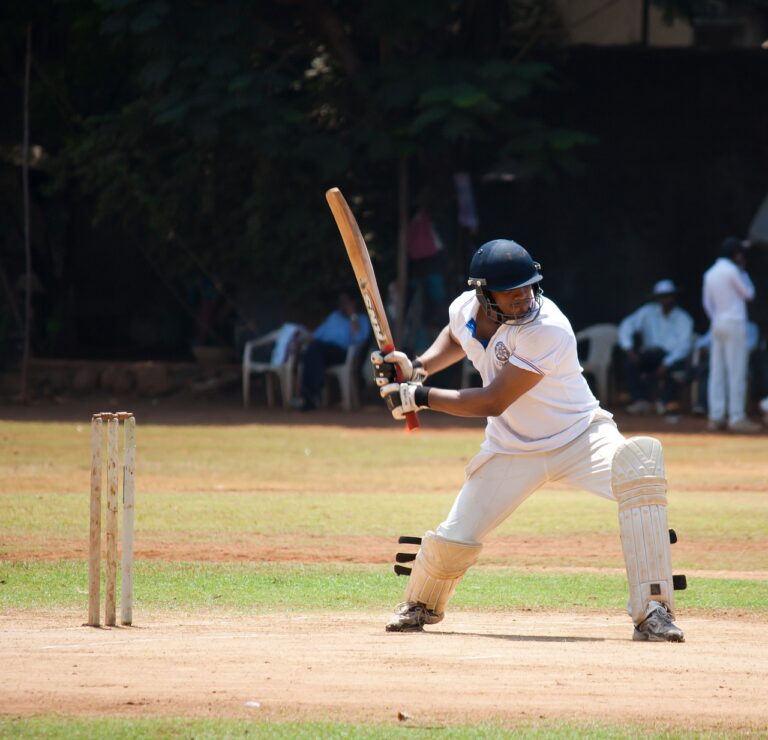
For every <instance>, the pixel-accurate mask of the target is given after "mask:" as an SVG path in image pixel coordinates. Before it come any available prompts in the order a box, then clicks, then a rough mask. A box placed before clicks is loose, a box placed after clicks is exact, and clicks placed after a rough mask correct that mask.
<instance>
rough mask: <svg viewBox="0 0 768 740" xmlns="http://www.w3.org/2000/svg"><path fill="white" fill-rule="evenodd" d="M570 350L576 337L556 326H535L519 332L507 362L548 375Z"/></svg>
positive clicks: (559, 364) (572, 348) (574, 346)
mask: <svg viewBox="0 0 768 740" xmlns="http://www.w3.org/2000/svg"><path fill="white" fill-rule="evenodd" d="M570 350H573V351H574V352H575V351H576V337H574V336H573V334H569V333H568V332H566V331H565V330H564V329H562V328H561V327H558V326H537V327H532V330H531V331H527V332H525V333H523V332H521V334H520V335H519V336H518V338H517V343H516V346H515V348H514V350H513V351H512V353H511V354H510V357H509V362H511V363H512V364H513V365H516V366H517V367H519V368H521V369H522V370H528V371H529V372H533V373H538V374H539V375H550V374H551V373H554V372H555V371H556V370H557V369H558V368H560V367H561V366H562V365H563V360H564V359H565V358H566V356H567V354H568V352H569V351H570Z"/></svg>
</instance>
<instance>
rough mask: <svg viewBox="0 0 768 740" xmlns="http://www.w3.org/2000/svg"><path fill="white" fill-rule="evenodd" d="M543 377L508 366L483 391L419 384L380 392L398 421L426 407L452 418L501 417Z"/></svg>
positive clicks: (401, 384)
mask: <svg viewBox="0 0 768 740" xmlns="http://www.w3.org/2000/svg"><path fill="white" fill-rule="evenodd" d="M542 377H544V376H543V375H541V374H539V373H535V372H531V371H529V370H523V369H521V368H519V367H517V366H516V365H512V364H507V365H506V366H505V367H504V368H503V369H502V370H501V372H500V373H499V374H498V375H497V376H496V377H495V378H494V380H493V382H492V383H490V384H489V385H488V386H486V387H484V388H462V389H461V390H458V391H455V390H448V389H445V388H428V387H426V386H423V385H419V384H416V383H391V384H389V385H386V386H384V387H383V388H382V389H381V396H382V398H384V399H385V400H386V401H387V405H389V407H390V409H391V411H392V415H393V416H394V417H395V418H397V419H399V418H401V417H402V415H403V414H405V413H407V412H409V411H417V410H419V409H425V408H429V409H432V410H433V411H442V412H443V413H445V414H451V415H453V416H499V415H500V414H503V413H504V412H505V411H506V410H507V409H508V408H509V406H510V405H511V404H513V403H514V402H515V401H517V399H518V398H520V396H522V395H523V394H524V393H527V392H528V391H530V390H531V388H533V387H534V386H535V385H536V384H537V383H538V382H539V381H540V380H541V379H542Z"/></svg>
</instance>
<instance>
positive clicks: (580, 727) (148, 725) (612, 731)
mask: <svg viewBox="0 0 768 740" xmlns="http://www.w3.org/2000/svg"><path fill="white" fill-rule="evenodd" d="M256 711H258V710H256ZM659 725H660V726H659V729H653V728H650V729H649V728H648V727H647V726H643V727H637V728H633V727H632V726H631V725H630V726H628V725H622V726H618V725H611V724H607V723H599V722H581V723H576V722H558V721H554V720H539V721H537V722H535V723H534V722H526V721H521V722H520V723H504V724H501V723H499V724H491V723H486V724H482V725H474V726H472V727H462V726H442V725H436V726H419V724H418V723H417V722H413V721H410V720H409V721H406V722H404V723H400V724H398V725H395V724H388V725H352V724H343V723H338V724H334V723H331V722H264V721H258V720H255V721H249V720H233V719H229V720H227V719H216V720H210V719H180V718H179V719H176V718H163V719H151V718H143V719H118V718H98V719H63V718H59V717H44V716H43V717H29V718H23V719H22V718H2V717H0V738H4V737H8V738H11V737H12V738H19V739H22V738H40V737H46V738H66V740H86V739H87V740H90V739H91V738H106V737H109V738H111V740H123V739H124V740H145V739H146V740H154V739H155V738H168V739H169V740H173V739H174V738H184V740H186V739H187V738H195V740H207V739H208V738H211V739H212V738H216V740H222V739H227V738H246V737H248V738H270V739H271V738H290V740H316V738H323V739H324V740H326V739H327V740H337V739H341V738H344V739H347V738H351V739H355V740H356V739H357V738H362V739H363V740H378V739H379V738H381V739H384V740H390V738H391V739H393V740H413V739H415V740H421V739H424V740H428V739H429V738H448V739H449V740H461V739H463V738H467V739H468V740H501V739H502V738H510V737H515V738H530V740H539V739H540V738H554V739H555V740H558V739H562V740H566V739H568V740H581V739H582V738H584V739H586V740H607V739H608V738H637V737H648V738H661V739H666V738H670V739H671V738H681V739H686V738H701V737H708V738H730V737H733V734H732V733H719V732H707V733H702V732H701V731H684V730H678V729H674V730H672V729H664V728H663V726H662V725H661V723H659ZM739 736H740V737H750V736H753V733H750V732H744V731H740V732H739ZM754 736H755V737H758V736H759V735H758V733H754Z"/></svg>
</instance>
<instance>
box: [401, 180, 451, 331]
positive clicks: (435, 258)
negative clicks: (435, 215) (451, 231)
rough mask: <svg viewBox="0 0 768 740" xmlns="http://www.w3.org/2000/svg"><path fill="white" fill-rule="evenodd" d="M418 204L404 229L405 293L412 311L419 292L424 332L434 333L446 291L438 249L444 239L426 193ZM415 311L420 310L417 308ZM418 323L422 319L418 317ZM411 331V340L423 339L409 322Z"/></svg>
mask: <svg viewBox="0 0 768 740" xmlns="http://www.w3.org/2000/svg"><path fill="white" fill-rule="evenodd" d="M420 200H421V205H420V207H419V209H418V211H416V213H415V215H414V216H413V218H412V219H411V221H410V223H409V224H408V231H407V233H406V250H407V254H408V296H407V300H406V305H407V307H408V308H409V309H410V310H411V314H413V310H412V304H413V300H414V298H415V297H416V295H417V293H419V292H420V297H421V307H422V308H423V307H424V306H429V311H428V312H426V321H425V322H424V323H425V324H426V325H427V326H426V327H425V328H426V329H427V332H428V333H429V334H433V333H435V332H436V331H439V329H440V327H439V326H433V324H434V322H435V318H434V317H437V316H440V315H441V314H442V312H443V311H444V310H445V306H446V294H445V283H444V280H443V274H442V271H441V268H440V253H441V252H442V251H443V242H442V239H441V238H440V235H439V234H438V233H437V230H436V229H435V225H434V222H433V220H432V215H431V212H430V200H429V196H428V195H427V194H426V193H423V194H422V196H421V199H420ZM418 313H422V312H421V311H419V312H418ZM416 323H418V324H421V320H420V319H419V320H417V322H416ZM411 332H412V334H413V335H414V340H413V343H414V344H416V345H420V344H423V343H425V341H431V338H429V339H428V340H425V338H424V337H419V334H420V333H422V327H421V326H412V327H411Z"/></svg>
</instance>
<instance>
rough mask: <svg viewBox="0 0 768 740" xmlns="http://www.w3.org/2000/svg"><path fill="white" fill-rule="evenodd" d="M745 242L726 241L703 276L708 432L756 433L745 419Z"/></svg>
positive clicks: (749, 287)
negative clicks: (707, 341) (708, 336)
mask: <svg viewBox="0 0 768 740" xmlns="http://www.w3.org/2000/svg"><path fill="white" fill-rule="evenodd" d="M749 246H750V245H749V242H747V241H743V240H741V239H739V238H737V237H733V236H731V237H728V238H727V239H725V241H724V242H723V245H722V248H721V253H720V257H718V259H717V260H716V261H715V263H714V264H713V265H712V267H710V268H709V269H708V270H707V271H706V272H705V273H704V286H703V290H702V303H703V305H704V310H705V311H706V313H707V316H708V317H709V320H710V331H711V332H712V347H711V351H710V359H709V379H708V383H707V398H708V402H709V409H708V415H709V421H708V423H707V429H708V430H709V431H718V430H721V429H725V428H726V427H727V428H728V429H729V430H730V431H732V432H757V431H759V429H760V425H759V424H755V423H754V422H753V421H750V420H749V419H748V418H747V413H746V400H747V363H748V357H749V352H748V349H747V301H751V300H752V299H753V298H754V297H755V286H754V285H753V284H752V280H751V279H750V277H749V275H748V274H747V271H746V265H747V250H748V249H749Z"/></svg>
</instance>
